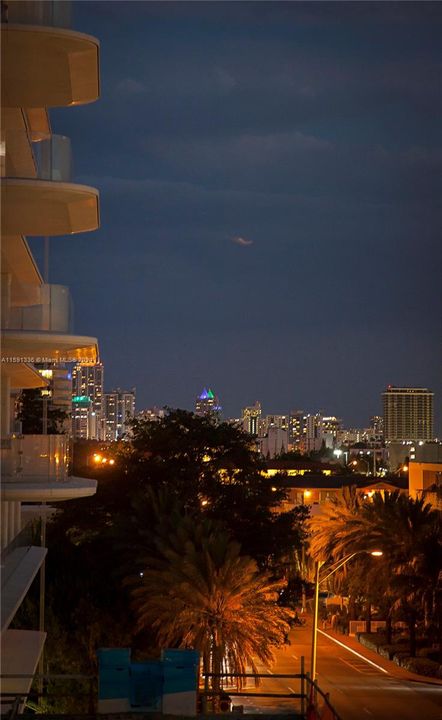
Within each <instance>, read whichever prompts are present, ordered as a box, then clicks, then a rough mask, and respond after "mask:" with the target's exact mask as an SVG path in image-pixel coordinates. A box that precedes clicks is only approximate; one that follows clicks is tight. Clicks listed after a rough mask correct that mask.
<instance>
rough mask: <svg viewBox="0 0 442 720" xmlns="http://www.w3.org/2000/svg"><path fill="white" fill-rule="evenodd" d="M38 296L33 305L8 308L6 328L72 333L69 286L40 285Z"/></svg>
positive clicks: (71, 307) (71, 308)
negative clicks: (36, 301)
mask: <svg viewBox="0 0 442 720" xmlns="http://www.w3.org/2000/svg"><path fill="white" fill-rule="evenodd" d="M39 296H40V297H39V302H38V303H36V304H35V305H28V306H24V307H12V308H10V310H9V317H8V327H7V329H9V330H36V331H39V330H41V331H45V332H57V333H66V334H70V333H72V327H73V306H72V300H71V294H70V291H69V288H68V287H65V286H64V285H42V286H41V287H40V288H39ZM5 329H6V328H5Z"/></svg>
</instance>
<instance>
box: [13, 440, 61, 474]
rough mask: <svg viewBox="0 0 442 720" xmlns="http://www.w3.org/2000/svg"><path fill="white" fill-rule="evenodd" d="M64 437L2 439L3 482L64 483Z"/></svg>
mask: <svg viewBox="0 0 442 720" xmlns="http://www.w3.org/2000/svg"><path fill="white" fill-rule="evenodd" d="M68 463H69V439H68V437H67V436H66V435H18V436H13V437H9V438H4V439H2V442H1V464H2V478H3V482H5V483H7V482H36V483H42V482H51V483H53V482H63V481H65V480H67V478H68Z"/></svg>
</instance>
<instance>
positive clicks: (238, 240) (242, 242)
mask: <svg viewBox="0 0 442 720" xmlns="http://www.w3.org/2000/svg"><path fill="white" fill-rule="evenodd" d="M232 242H234V243H236V244H237V245H241V246H242V247H247V245H253V240H247V238H243V237H241V236H240V235H235V236H234V237H233V238H232Z"/></svg>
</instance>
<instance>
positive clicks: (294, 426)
mask: <svg viewBox="0 0 442 720" xmlns="http://www.w3.org/2000/svg"><path fill="white" fill-rule="evenodd" d="M303 437H304V411H303V410H292V411H291V413H290V415H289V444H290V447H291V448H292V449H293V450H297V451H299V452H302V451H303Z"/></svg>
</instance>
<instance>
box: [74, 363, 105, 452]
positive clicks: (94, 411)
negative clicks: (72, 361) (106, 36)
mask: <svg viewBox="0 0 442 720" xmlns="http://www.w3.org/2000/svg"><path fill="white" fill-rule="evenodd" d="M103 386H104V368H103V363H97V364H96V365H82V364H81V363H78V364H77V365H75V366H74V368H73V370H72V435H73V437H74V439H80V438H82V439H85V440H104V439H105V423H104V408H103V394H104V390H103ZM85 397H87V398H88V399H89V401H90V402H89V404H88V407H87V409H86V406H85V405H84V403H83V404H81V405H78V403H76V402H75V398H85ZM87 414H89V416H90V417H88V418H86V415H87Z"/></svg>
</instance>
